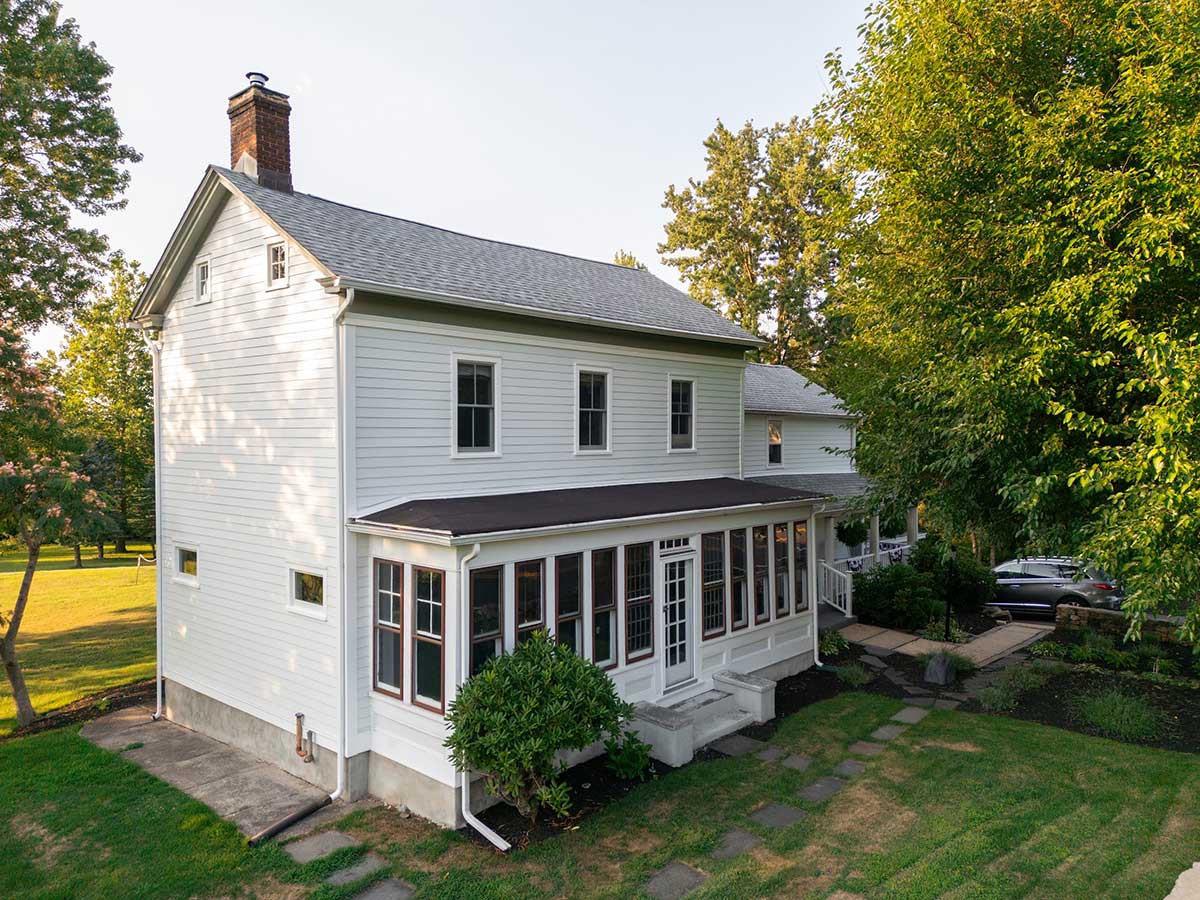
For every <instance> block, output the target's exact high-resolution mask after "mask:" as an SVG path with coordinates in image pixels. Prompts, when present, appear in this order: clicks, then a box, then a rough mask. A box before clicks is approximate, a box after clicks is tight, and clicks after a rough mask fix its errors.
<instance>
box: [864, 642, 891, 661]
mask: <svg viewBox="0 0 1200 900" xmlns="http://www.w3.org/2000/svg"><path fill="white" fill-rule="evenodd" d="M863 649H864V650H866V651H867V655H868V656H873V657H875V658H876V659H887V658H888V657H889V656H891V655H892V654H893V653H895V652H896V651H895V650H891V649H889V648H887V647H878V646H875V645H874V644H863Z"/></svg>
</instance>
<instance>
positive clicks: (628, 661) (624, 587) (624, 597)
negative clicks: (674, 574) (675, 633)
mask: <svg viewBox="0 0 1200 900" xmlns="http://www.w3.org/2000/svg"><path fill="white" fill-rule="evenodd" d="M643 546H644V547H649V548H650V593H649V595H648V596H647V597H646V598H645V599H643V598H641V597H639V598H638V599H637V600H635V601H634V602H635V603H648V604H649V605H650V646H649V647H647V648H646V649H645V650H639V651H637V655H636V656H631V655H630V652H629V606H630V601H629V550H630V548H632V547H643ZM622 556H623V557H624V560H625V566H624V569H623V570H622V571H623V572H624V577H623V578H622V579H621V602H622V604H623V605H624V607H625V636H624V637H625V640H624V644H625V665H627V666H628V665H632V664H633V663H637V662H645V661H646V660H648V659H653V658H654V650H655V640H654V596H655V591H654V587H655V584H654V582H655V580H656V578H655V575H656V566H655V560H654V541H653V540H650V541H635V542H634V543H632V544H625V545H624V547H623V552H622Z"/></svg>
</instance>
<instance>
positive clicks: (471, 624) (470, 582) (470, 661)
mask: <svg viewBox="0 0 1200 900" xmlns="http://www.w3.org/2000/svg"><path fill="white" fill-rule="evenodd" d="M485 572H495V573H496V575H497V576H498V577H497V581H496V583H497V585H498V587H497V590H498V592H499V603H500V615H499V617H498V621H499V630H498V631H497V632H496V634H494V635H487V636H486V637H487V639H488V640H493V641H499V642H500V652H499V653H497V654H496V658H499V657H501V656H503V655H504V566H503V565H499V566H481V567H480V568H478V569H470V570H469V571H468V572H467V593H468V595H469V601H468V602H469V606H470V609H468V610H467V623H468V625H467V627H468V631H469V634H470V641H469V642H468V644H467V670H468V673H469V674H468V677H470V676H471V675H474V674H475V672H474V668H475V644H476V634H475V575H476V574H483V573H485ZM443 612H444V610H443Z"/></svg>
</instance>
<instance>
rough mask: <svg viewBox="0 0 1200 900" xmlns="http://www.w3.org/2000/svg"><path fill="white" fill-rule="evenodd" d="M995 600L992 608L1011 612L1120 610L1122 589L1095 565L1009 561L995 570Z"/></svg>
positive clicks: (1051, 559) (1057, 559)
mask: <svg viewBox="0 0 1200 900" xmlns="http://www.w3.org/2000/svg"><path fill="white" fill-rule="evenodd" d="M992 571H993V572H995V573H996V599H995V600H993V601H992V602H991V603H989V604H988V605H989V606H999V607H1002V608H1004V609H1007V610H1011V611H1012V612H1029V613H1050V614H1051V615H1053V613H1054V610H1055V608H1056V607H1057V606H1058V605H1059V604H1060V603H1069V604H1073V605H1075V606H1095V607H1099V608H1100V609H1120V607H1121V601H1122V600H1123V599H1124V595H1123V594H1122V592H1121V588H1120V586H1119V585H1118V584H1117V583H1116V582H1115V581H1113V580H1112V579H1111V578H1109V577H1108V576H1107V575H1105V574H1104V573H1103V572H1101V571H1100V570H1099V569H1097V568H1096V567H1095V566H1090V565H1087V564H1086V563H1081V562H1080V561H1079V560H1077V559H1070V558H1068V557H1063V556H1038V557H1031V558H1028V559H1010V560H1009V561H1008V562H1006V563H1001V564H1000V565H998V566H996V568H994V569H992Z"/></svg>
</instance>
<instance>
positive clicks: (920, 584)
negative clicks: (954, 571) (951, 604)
mask: <svg viewBox="0 0 1200 900" xmlns="http://www.w3.org/2000/svg"><path fill="white" fill-rule="evenodd" d="M943 610H944V607H943V606H942V604H941V602H940V601H939V600H938V599H937V594H936V590H935V587H934V582H933V577H932V576H931V575H929V573H927V572H918V571H917V570H916V569H914V568H913V567H912V566H909V565H906V564H904V563H898V564H896V565H893V566H877V567H876V568H874V569H871V570H870V571H869V572H866V573H865V574H862V575H858V576H856V577H855V579H854V614H855V615H856V616H858V619H859V621H860V622H863V623H864V624H867V625H878V626H879V627H880V628H898V629H900V630H902V631H915V630H916V629H918V628H923V627H924V626H925V625H926V624H928V622H929V620H930V619H932V618H935V617H937V616H940V615H942V613H943Z"/></svg>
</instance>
